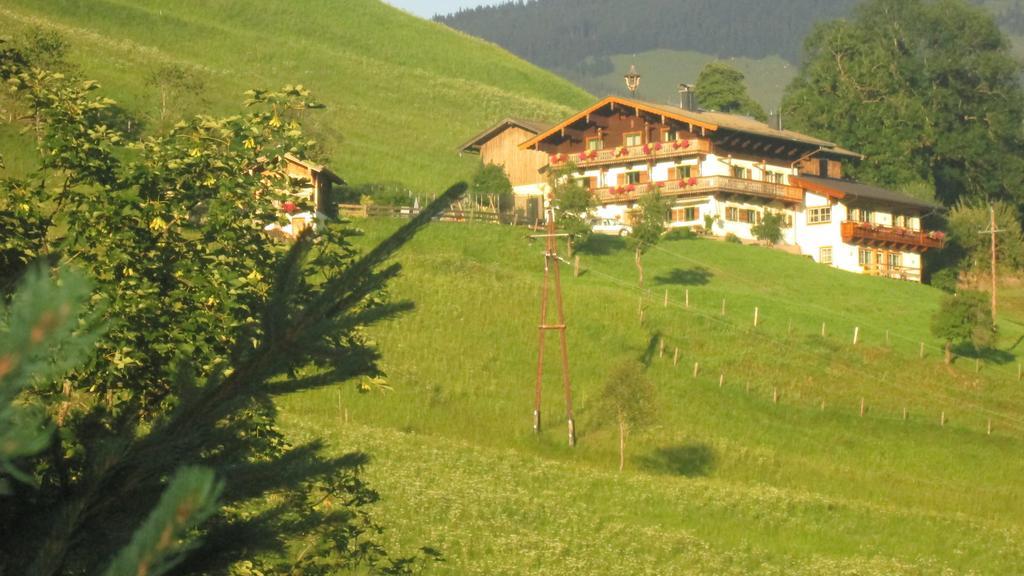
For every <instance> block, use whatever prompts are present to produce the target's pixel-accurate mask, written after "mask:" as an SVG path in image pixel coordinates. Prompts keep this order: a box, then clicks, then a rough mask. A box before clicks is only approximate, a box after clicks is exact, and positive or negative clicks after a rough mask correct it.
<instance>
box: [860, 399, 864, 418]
mask: <svg viewBox="0 0 1024 576" xmlns="http://www.w3.org/2000/svg"><path fill="white" fill-rule="evenodd" d="M860 417H861V418H863V417H864V397H863V396H861V397H860Z"/></svg>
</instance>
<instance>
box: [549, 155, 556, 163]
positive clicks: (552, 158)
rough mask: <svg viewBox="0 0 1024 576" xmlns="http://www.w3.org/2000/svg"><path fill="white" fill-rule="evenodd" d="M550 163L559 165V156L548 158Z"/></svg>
mask: <svg viewBox="0 0 1024 576" xmlns="http://www.w3.org/2000/svg"><path fill="white" fill-rule="evenodd" d="M548 161H549V162H551V163H552V164H557V163H558V154H552V155H551V157H550V158H548Z"/></svg>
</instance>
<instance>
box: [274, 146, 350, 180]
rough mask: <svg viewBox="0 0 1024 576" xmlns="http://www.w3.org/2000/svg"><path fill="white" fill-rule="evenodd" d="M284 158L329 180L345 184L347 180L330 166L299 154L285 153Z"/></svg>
mask: <svg viewBox="0 0 1024 576" xmlns="http://www.w3.org/2000/svg"><path fill="white" fill-rule="evenodd" d="M284 159H285V160H287V161H289V162H293V163H295V164H298V165H300V166H303V167H305V168H307V169H308V170H309V171H310V172H312V173H314V174H319V175H320V176H321V177H323V178H326V179H327V180H329V181H331V182H333V183H335V184H345V180H344V179H343V178H342V177H341V176H338V175H337V174H335V173H334V172H333V171H331V169H330V168H328V167H326V166H324V165H323V164H317V163H316V162H310V161H309V160H303V159H302V158H299V157H298V156H296V155H294V154H292V153H290V152H289V153H287V154H285V155H284Z"/></svg>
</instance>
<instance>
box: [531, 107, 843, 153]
mask: <svg viewBox="0 0 1024 576" xmlns="http://www.w3.org/2000/svg"><path fill="white" fill-rule="evenodd" d="M613 104H618V105H623V106H628V107H631V108H636V109H638V110H644V111H647V112H649V113H651V114H660V115H662V116H665V117H667V118H672V119H674V120H677V121H679V122H687V123H690V124H694V125H697V126H702V127H704V128H706V129H708V130H711V131H713V132H716V131H719V130H729V131H733V132H742V133H744V134H751V135H754V136H761V137H765V138H773V139H776V140H782V141H786V142H795V143H798V144H802V145H805V146H815V147H818V148H820V151H821V152H824V153H829V154H834V155H838V156H848V157H851V158H863V156H861V155H860V154H858V153H856V152H852V151H850V150H847V149H845V148H842V147H840V146H838V145H836V144H835V143H832V142H829V141H827V140H822V139H820V138H815V137H813V136H808V135H807V134H803V133H800V132H794V131H793V130H776V129H775V128H772V127H771V126H769V125H768V124H765V123H764V122H761V121H759V120H755V119H753V118H751V117H749V116H741V115H738V114H726V113H724V112H707V111H704V110H685V109H683V108H679V107H678V106H670V105H667V104H657V103H654V102H644V101H642V100H635V99H632V98H623V97H621V96H608V97H606V98H604V99H602V100H600V101H598V102H596V103H595V104H593V105H591V106H590V107H588V108H586V109H584V110H583V111H581V112H579V113H577V114H575V115H574V116H571V117H569V118H568V119H566V120H563V121H562V122H560V123H559V124H556V125H554V126H548V127H547V128H546V129H544V130H543V131H541V132H538V136H536V137H534V138H532V139H530V140H529V141H527V142H524V143H523V144H522V145H521V146H522V147H529V146H531V145H533V144H536V143H538V142H541V141H542V140H544V139H545V138H547V137H549V136H551V135H553V134H555V133H556V132H558V130H559V129H561V128H564V127H566V126H568V125H570V124H572V123H574V122H576V121H578V120H581V119H583V118H585V117H586V116H587V115H588V114H590V113H592V112H594V111H595V110H598V109H601V108H604V107H605V106H609V105H613Z"/></svg>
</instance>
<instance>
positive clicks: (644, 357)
mask: <svg viewBox="0 0 1024 576" xmlns="http://www.w3.org/2000/svg"><path fill="white" fill-rule="evenodd" d="M660 347H661V332H654V333H652V334H651V338H650V340H648V341H647V347H646V348H644V353H643V354H641V355H640V363H641V364H643V365H644V367H645V368H650V367H651V362H653V361H654V355H655V354H657V353H658V348H660Z"/></svg>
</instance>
